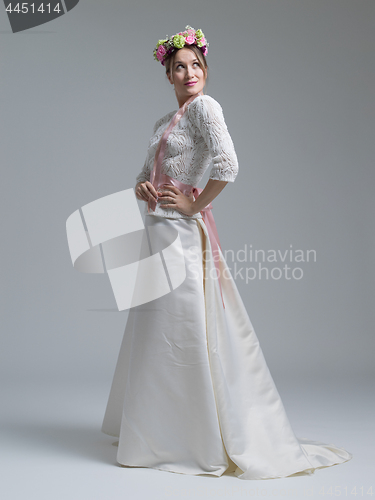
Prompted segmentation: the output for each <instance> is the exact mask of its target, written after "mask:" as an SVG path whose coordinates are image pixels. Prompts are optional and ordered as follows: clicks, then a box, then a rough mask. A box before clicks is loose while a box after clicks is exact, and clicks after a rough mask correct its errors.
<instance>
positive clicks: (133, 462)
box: [102, 26, 352, 479]
mask: <svg viewBox="0 0 375 500" xmlns="http://www.w3.org/2000/svg"><path fill="white" fill-rule="evenodd" d="M207 47H208V43H207V41H206V39H205V36H204V34H203V32H202V31H201V30H200V29H199V30H194V29H193V28H191V27H190V26H186V29H185V31H184V32H180V33H177V34H176V35H174V36H172V37H167V38H166V39H164V40H159V41H158V43H157V46H156V48H155V50H154V57H155V59H156V60H157V61H160V62H161V64H162V65H163V66H164V67H165V69H166V74H167V77H168V80H169V82H170V83H171V84H172V85H174V91H175V95H176V98H177V102H178V110H174V111H172V112H170V113H168V114H166V115H165V116H163V117H162V118H161V119H160V120H158V121H157V122H156V124H155V126H154V130H153V135H152V137H151V139H150V142H149V146H148V152H147V157H146V161H145V164H144V166H143V169H142V171H141V172H140V173H139V175H138V176H137V179H136V180H137V184H136V187H135V193H136V196H137V198H138V199H139V200H143V201H145V228H146V231H147V236H148V239H147V245H148V246H149V248H150V249H152V252H156V251H160V250H161V249H163V248H165V247H166V246H167V244H168V238H169V236H168V235H170V234H171V233H175V234H178V236H179V238H180V241H181V245H182V248H183V252H184V260H185V263H186V278H185V280H184V281H183V283H182V284H181V285H180V286H177V287H175V288H173V286H170V288H171V292H170V293H168V294H166V295H164V296H162V297H160V298H157V299H155V300H152V301H149V302H147V303H146V304H143V305H141V306H137V307H133V308H131V309H130V310H129V317H128V321H127V324H126V328H125V334H124V338H123V342H122V345H121V348H120V353H119V356H118V361H117V365H116V369H115V373H114V377H113V382H112V387H111V391H110V395H109V399H108V404H107V409H106V412H105V416H104V420H103V426H102V431H103V432H104V433H106V434H109V435H111V436H118V437H119V444H118V452H117V461H118V463H119V464H121V465H126V466H134V467H150V468H154V469H160V470H164V471H170V472H176V473H182V474H211V475H214V476H221V475H222V474H223V473H224V472H225V471H228V472H230V471H232V472H234V474H235V476H237V477H238V478H241V479H271V478H278V477H286V476H290V475H293V474H295V473H298V472H303V473H305V474H312V473H313V472H314V470H315V469H318V468H321V467H328V466H332V465H335V464H340V463H343V462H346V461H348V460H350V459H351V458H352V455H351V454H350V453H349V452H347V451H346V450H344V449H342V448H338V447H337V446H335V445H333V444H325V443H322V442H319V441H312V440H309V439H307V438H297V437H296V436H295V434H294V432H293V430H292V428H291V425H290V423H289V420H288V417H287V415H286V412H285V409H284V406H283V403H282V401H281V398H280V395H279V393H278V391H277V388H276V386H275V383H274V381H273V378H272V376H271V374H270V371H269V369H268V366H267V364H266V361H265V359H264V356H263V352H262V349H261V347H260V345H259V341H258V338H257V336H256V333H255V331H254V328H253V326H252V323H251V321H250V318H249V316H248V314H247V311H246V309H245V306H244V304H243V302H242V299H241V297H240V295H239V292H238V290H237V287H236V285H235V282H234V280H233V278H232V276H231V274H230V270H229V268H228V266H227V264H226V262H225V260H224V257H223V253H222V251H221V247H220V242H219V238H218V235H217V231H216V227H215V222H214V219H213V216H212V213H211V208H212V205H211V202H212V201H213V200H214V199H215V198H216V197H217V196H218V194H219V193H220V192H221V191H222V190H223V189H224V187H225V186H226V185H227V183H228V182H234V180H235V179H236V177H237V174H238V161H237V156H236V153H235V149H234V146H233V142H232V139H231V136H230V135H229V132H228V129H227V126H226V124H225V120H224V116H223V112H222V108H221V106H220V104H219V103H218V102H217V101H216V100H215V99H213V98H212V97H210V96H209V95H206V94H204V93H203V89H204V87H205V83H206V79H207V73H208V67H207V62H206V55H207V51H208V49H207ZM211 162H212V167H211V170H210V174H209V180H208V182H207V185H206V186H205V188H204V189H203V190H202V189H200V188H197V187H196V186H197V184H198V183H199V182H200V180H201V179H202V177H203V175H204V173H205V171H206V170H207V168H208V167H209V166H210V164H211ZM149 280H150V282H151V281H152V280H153V275H150V276H149ZM169 280H170V282H171V283H172V282H173V275H170V276H169ZM171 283H170V285H171ZM144 286H147V283H145V284H144Z"/></svg>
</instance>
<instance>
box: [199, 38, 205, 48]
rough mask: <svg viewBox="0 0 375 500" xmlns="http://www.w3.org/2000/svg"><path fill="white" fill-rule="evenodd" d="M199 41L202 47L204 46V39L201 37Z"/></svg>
mask: <svg viewBox="0 0 375 500" xmlns="http://www.w3.org/2000/svg"><path fill="white" fill-rule="evenodd" d="M199 41H200V43H201V44H202V46H203V45H206V39H205V38H204V37H202V38H201V39H200V40H199Z"/></svg>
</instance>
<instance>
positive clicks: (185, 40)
mask: <svg viewBox="0 0 375 500" xmlns="http://www.w3.org/2000/svg"><path fill="white" fill-rule="evenodd" d="M185 45H196V46H197V47H199V48H200V49H201V51H202V53H203V55H204V56H205V55H207V52H208V45H209V44H208V42H207V40H206V38H205V36H204V33H203V31H202V30H201V29H198V30H195V29H194V28H192V27H191V26H189V25H187V26H185V31H184V32H180V33H176V34H175V35H172V36H171V37H169V36H168V35H167V36H166V39H165V40H159V41H158V43H157V44H156V47H155V49H154V59H155V60H156V61H160V62H161V64H162V65H163V66H164V65H165V59H166V58H167V57H168V56H169V55H170V54H172V52H174V51H175V50H178V49H182V48H183V47H185Z"/></svg>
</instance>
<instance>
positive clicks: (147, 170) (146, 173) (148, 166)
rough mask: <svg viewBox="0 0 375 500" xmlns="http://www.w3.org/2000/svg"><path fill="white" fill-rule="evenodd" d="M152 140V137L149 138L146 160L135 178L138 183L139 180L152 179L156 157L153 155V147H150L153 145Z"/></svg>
mask: <svg viewBox="0 0 375 500" xmlns="http://www.w3.org/2000/svg"><path fill="white" fill-rule="evenodd" d="M151 142H152V137H151V139H150V140H149V143H148V148H147V155H146V160H145V162H144V164H143V167H142V170H141V171H140V173H139V174H138V175H137V177H136V178H135V179H136V184H138V182H146V181H149V180H150V177H151V170H152V166H153V163H154V157H153V155H152V148H151V147H150V146H151Z"/></svg>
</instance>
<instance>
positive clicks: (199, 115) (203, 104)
mask: <svg viewBox="0 0 375 500" xmlns="http://www.w3.org/2000/svg"><path fill="white" fill-rule="evenodd" d="M188 112H189V115H190V118H191V120H192V122H193V123H194V125H195V126H196V127H197V129H198V130H199V132H200V133H201V134H202V137H203V139H204V141H205V143H206V145H207V147H208V149H209V152H210V154H211V156H212V162H213V166H212V168H211V171H210V175H209V178H210V179H214V180H219V181H227V182H233V181H234V180H235V178H236V177H237V174H238V159H237V155H236V152H235V149H234V145H233V141H232V138H231V136H230V134H229V132H228V128H227V125H226V123H225V120H224V115H223V110H222V108H221V106H220V104H219V103H218V102H217V101H216V100H215V99H213V98H212V97H210V96H208V95H203V96H198V97H196V98H195V99H194V100H193V102H192V103H191V104H190V105H189V107H188Z"/></svg>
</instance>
